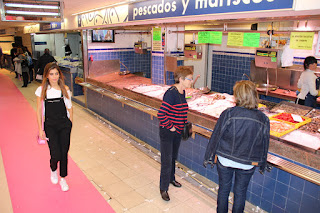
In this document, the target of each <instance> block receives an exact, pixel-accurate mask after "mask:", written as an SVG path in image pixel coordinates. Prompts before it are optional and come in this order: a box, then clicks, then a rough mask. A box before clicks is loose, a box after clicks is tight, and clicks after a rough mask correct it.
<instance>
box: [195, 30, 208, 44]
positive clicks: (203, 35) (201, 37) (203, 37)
mask: <svg viewBox="0 0 320 213" xmlns="http://www.w3.org/2000/svg"><path fill="white" fill-rule="evenodd" d="M209 36H210V32H208V31H201V32H198V44H205V43H209Z"/></svg>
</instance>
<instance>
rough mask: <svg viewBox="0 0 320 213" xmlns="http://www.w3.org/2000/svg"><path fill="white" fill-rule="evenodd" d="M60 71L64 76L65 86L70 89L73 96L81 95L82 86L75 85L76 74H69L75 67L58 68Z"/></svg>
mask: <svg viewBox="0 0 320 213" xmlns="http://www.w3.org/2000/svg"><path fill="white" fill-rule="evenodd" d="M60 69H61V71H62V73H63V76H64V82H65V84H66V85H67V86H68V87H69V88H70V91H71V92H72V95H73V96H78V95H83V90H82V86H80V85H78V84H76V83H75V78H76V77H77V72H71V69H77V68H76V67H73V68H67V67H62V66H60Z"/></svg>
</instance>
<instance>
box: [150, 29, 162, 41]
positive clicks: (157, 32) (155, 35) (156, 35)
mask: <svg viewBox="0 0 320 213" xmlns="http://www.w3.org/2000/svg"><path fill="white" fill-rule="evenodd" d="M152 40H153V41H161V27H154V28H153V30H152Z"/></svg>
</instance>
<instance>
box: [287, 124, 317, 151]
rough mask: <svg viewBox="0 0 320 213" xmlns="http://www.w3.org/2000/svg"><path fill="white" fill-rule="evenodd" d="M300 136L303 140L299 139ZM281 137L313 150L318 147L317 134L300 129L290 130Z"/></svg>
mask: <svg viewBox="0 0 320 213" xmlns="http://www.w3.org/2000/svg"><path fill="white" fill-rule="evenodd" d="M301 138H303V140H301ZM283 139H284V140H287V141H290V142H293V143H296V144H300V145H302V146H306V147H309V148H312V149H315V150H318V149H320V137H319V135H315V134H310V133H308V132H305V131H301V130H300V129H298V130H295V131H293V132H290V133H289V134H287V135H285V136H284V137H283Z"/></svg>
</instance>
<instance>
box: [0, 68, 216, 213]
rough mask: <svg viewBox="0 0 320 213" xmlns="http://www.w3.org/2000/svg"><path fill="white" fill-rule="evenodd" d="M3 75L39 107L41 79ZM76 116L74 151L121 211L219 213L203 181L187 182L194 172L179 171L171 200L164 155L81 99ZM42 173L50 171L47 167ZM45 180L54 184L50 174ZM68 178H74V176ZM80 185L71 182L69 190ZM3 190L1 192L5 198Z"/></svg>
mask: <svg viewBox="0 0 320 213" xmlns="http://www.w3.org/2000/svg"><path fill="white" fill-rule="evenodd" d="M0 73H2V74H4V75H6V76H8V77H9V78H10V79H11V81H12V82H13V83H14V84H15V85H16V86H17V88H18V89H19V90H20V92H21V93H22V94H23V95H24V97H25V99H26V100H27V101H28V102H29V104H30V105H31V106H32V108H33V109H34V110H35V108H36V97H35V94H34V92H35V90H36V88H37V87H38V86H39V83H36V82H32V83H31V84H29V85H28V87H26V88H21V86H22V82H20V81H18V80H17V79H15V78H14V76H15V75H14V73H10V72H9V71H7V70H4V69H2V70H1V69H0ZM0 104H1V103H0ZM33 113H34V112H33ZM73 120H74V122H73V128H72V133H71V147H70V151H69V155H70V156H71V158H72V160H74V161H75V163H76V164H77V166H78V167H79V168H80V169H81V170H82V172H83V173H84V174H85V175H86V177H87V178H88V179H89V180H90V181H91V183H92V185H93V186H95V187H96V189H97V190H98V191H99V192H100V194H101V196H102V197H103V198H104V199H105V200H106V201H107V202H108V203H109V204H110V206H111V207H112V208H113V209H114V210H115V211H116V212H119V213H121V212H125V213H141V212H145V213H149V212H152V213H157V212H166V213H180V212H181V213H203V212H206V213H210V212H212V213H213V212H216V211H215V209H216V200H215V199H214V198H212V197H210V196H208V195H206V194H204V193H203V192H201V190H200V187H201V185H193V184H191V183H189V182H188V181H186V178H187V176H188V175H190V176H193V175H192V173H188V174H185V173H184V172H182V171H180V170H179V169H178V170H177V172H178V174H177V180H178V181H179V182H181V183H182V184H183V187H182V188H175V187H172V186H171V187H170V190H169V193H170V198H171V200H170V202H165V201H163V200H162V199H161V196H160V193H159V173H160V164H159V162H158V161H156V160H155V158H157V159H158V158H159V156H158V155H157V153H152V152H150V150H146V152H147V153H145V152H142V151H141V148H142V147H143V146H142V145H140V144H138V143H137V142H135V141H133V140H132V139H129V138H128V137H127V136H126V135H124V134H123V133H121V132H119V131H118V130H117V129H115V128H113V127H111V126H109V125H108V124H107V123H105V122H104V121H102V120H100V119H99V118H98V117H96V116H95V115H93V114H91V113H90V112H88V111H87V110H86V109H85V108H83V107H81V106H80V105H78V104H75V103H74V116H73ZM35 147H37V145H36V146H35ZM137 147H138V148H137ZM41 150H42V151H43V152H46V154H45V156H47V152H48V150H47V149H46V148H43V147H41ZM148 154H149V155H151V157H149V156H148ZM39 171H40V170H39ZM0 172H1V171H0ZM41 172H44V173H46V172H47V170H44V171H41ZM45 178H46V179H48V181H49V182H50V180H49V177H47V176H46V177H45ZM68 178H69V179H70V181H73V180H72V179H73V175H72V174H70V175H69V177H68ZM0 186H1V185H0ZM50 187H52V185H51V186H50ZM53 187H54V186H53ZM76 187H78V186H77V185H72V186H70V191H69V192H72V190H75V188H76ZM69 192H68V193H69ZM2 194H3V193H2V192H1V191H0V198H1V196H2ZM0 212H1V211H0ZM60 212H61V213H64V212H66V211H60ZM91 212H92V213H94V212H93V211H91Z"/></svg>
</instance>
